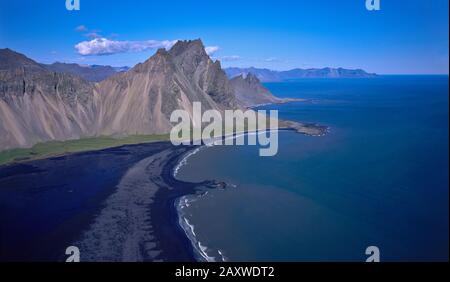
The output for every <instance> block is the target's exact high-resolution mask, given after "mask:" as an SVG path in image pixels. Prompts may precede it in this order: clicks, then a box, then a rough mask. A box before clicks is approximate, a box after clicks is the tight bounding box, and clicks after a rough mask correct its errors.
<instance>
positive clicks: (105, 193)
mask: <svg viewBox="0 0 450 282" xmlns="http://www.w3.org/2000/svg"><path fill="white" fill-rule="evenodd" d="M194 148H195V147H191V146H179V147H174V146H173V145H172V144H171V143H170V142H156V143H149V144H141V145H129V146H122V147H118V148H111V149H105V150H100V151H92V152H85V153H77V154H72V155H67V156H63V157H58V158H50V159H44V160H37V161H31V162H27V163H19V164H12V165H8V166H2V167H0V261H64V260H65V249H66V248H67V247H68V246H72V245H73V246H77V247H79V249H80V256H81V261H194V260H195V257H194V254H193V250H192V246H191V243H190V241H189V239H188V238H187V237H186V235H185V234H184V231H183V230H182V229H181V227H180V226H179V224H178V215H177V210H176V207H175V205H174V202H175V200H176V199H177V198H179V197H181V196H183V195H187V194H190V193H195V190H196V189H195V187H197V186H200V185H205V184H207V183H187V182H182V181H178V180H176V179H175V178H174V177H173V169H174V167H175V166H176V165H177V164H178V163H179V161H180V159H181V158H182V157H183V156H184V155H185V154H186V153H187V152H189V151H190V150H192V149H194Z"/></svg>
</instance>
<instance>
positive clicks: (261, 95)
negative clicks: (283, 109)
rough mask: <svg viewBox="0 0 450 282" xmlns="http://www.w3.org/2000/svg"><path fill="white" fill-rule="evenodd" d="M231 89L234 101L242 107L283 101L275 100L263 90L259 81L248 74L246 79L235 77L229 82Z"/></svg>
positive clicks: (240, 76) (275, 98)
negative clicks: (234, 97)
mask: <svg viewBox="0 0 450 282" xmlns="http://www.w3.org/2000/svg"><path fill="white" fill-rule="evenodd" d="M230 84H231V87H232V88H233V90H234V93H235V95H236V100H237V101H238V103H239V104H240V105H241V106H243V107H252V106H255V105H262V104H269V103H280V102H282V101H283V99H280V98H277V97H275V96H273V95H272V93H270V91H269V90H268V89H267V88H265V87H264V86H263V85H262V84H261V82H260V81H259V79H258V78H257V77H256V76H255V75H253V74H251V73H249V74H248V75H247V76H246V77H244V76H243V75H239V76H236V77H235V78H233V79H231V80H230Z"/></svg>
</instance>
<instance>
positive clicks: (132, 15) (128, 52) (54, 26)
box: [0, 0, 449, 74]
mask: <svg viewBox="0 0 450 282" xmlns="http://www.w3.org/2000/svg"><path fill="white" fill-rule="evenodd" d="M365 1H366V0H345V1H342V0H311V1H301V0H297V1H285V0H276V1H261V0H260V1H252V0H247V1H242V0H241V1H234V0H228V1H201V0H197V1H189V0H185V1H177V0H170V1H162V0H158V1H149V0H147V1H144V0H127V1H119V0H116V1H112V0H109V1H100V0H99V1H96V0H80V3H81V10H80V11H68V10H66V8H65V0H45V1H40V0H34V1H33V0H20V1H17V0H0V48H4V47H9V48H11V49H13V50H16V51H18V52H21V53H24V54H26V55H27V56H29V57H30V58H33V59H35V60H37V61H39V62H46V63H50V62H54V61H63V62H75V63H80V64H109V65H113V66H122V65H128V66H133V65H134V64H136V63H138V62H141V61H144V60H146V59H147V58H148V57H149V56H151V55H152V54H153V53H154V52H155V49H152V48H151V47H152V46H155V47H158V46H159V45H161V46H164V43H163V41H166V40H167V41H172V40H176V39H195V38H201V39H202V40H203V42H204V44H205V45H206V46H210V47H218V48H219V49H218V51H216V52H215V53H213V54H212V56H213V57H214V58H217V59H220V60H221V61H222V65H223V66H225V67H227V66H240V67H248V66H255V67H266V68H270V69H276V70H287V69H291V68H296V67H301V68H309V67H325V66H330V67H345V68H363V69H365V70H367V71H370V72H377V73H380V74H436V73H439V74H441V73H445V74H448V68H449V67H448V48H449V45H448V0H409V1H408V0H381V10H380V11H368V10H366V8H365ZM80 26H83V27H84V28H82V27H81V28H79V30H78V31H77V30H76V28H77V27H80ZM96 37H97V39H95V38H96ZM91 40H106V41H105V42H106V44H111V45H113V46H115V48H113V49H112V51H111V52H110V53H115V54H108V55H96V54H97V53H98V50H95V49H93V48H92V46H93V43H92V42H90V41H91ZM149 40H154V41H152V42H149ZM83 42H84V43H83ZM79 43H83V44H81V45H78V46H84V47H86V48H87V49H86V48H84V49H82V50H84V51H81V52H84V55H83V54H80V50H77V49H76V48H75V46H76V45H77V44H79ZM108 46H109V45H108ZM96 52H97V53H96Z"/></svg>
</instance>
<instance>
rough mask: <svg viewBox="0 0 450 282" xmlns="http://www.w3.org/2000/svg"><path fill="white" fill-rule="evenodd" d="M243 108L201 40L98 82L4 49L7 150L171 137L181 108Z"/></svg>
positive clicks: (2, 141)
mask: <svg viewBox="0 0 450 282" xmlns="http://www.w3.org/2000/svg"><path fill="white" fill-rule="evenodd" d="M194 101H199V102H201V103H202V108H203V110H206V109H218V110H224V109H230V108H235V107H237V106H238V104H237V102H236V99H235V96H234V92H233V89H232V87H231V85H230V83H229V81H228V79H227V77H226V74H225V72H224V71H223V70H222V69H221V66H220V63H219V62H218V61H216V62H214V61H212V60H211V59H210V57H209V56H208V55H207V54H206V52H205V49H204V46H203V44H202V42H201V41H200V40H194V41H179V42H178V43H176V44H175V45H174V46H173V47H172V48H171V49H170V50H169V51H166V50H164V49H160V50H158V51H157V52H156V54H155V55H154V56H152V57H151V58H149V59H148V60H147V61H145V62H144V63H141V64H138V65H136V66H135V67H134V68H132V69H131V70H129V71H128V72H124V73H119V74H117V75H114V76H112V77H110V78H108V79H106V80H103V81H102V82H100V83H96V84H92V83H89V82H87V81H86V80H84V79H82V78H80V77H78V76H75V75H72V74H67V73H60V72H53V71H51V70H49V69H48V68H45V67H43V66H42V65H40V64H38V63H36V62H34V61H33V60H31V59H29V58H27V57H25V56H24V55H21V54H19V53H16V52H14V51H11V50H9V49H1V50H0V150H4V149H9V148H16V147H29V146H31V145H33V144H35V143H37V142H41V141H48V140H67V139H76V138H80V137H87V136H98V135H129V134H155V133H167V132H169V131H170V129H171V124H170V122H169V118H170V114H171V113H172V111H173V110H175V109H185V110H187V111H188V112H192V103H193V102H194Z"/></svg>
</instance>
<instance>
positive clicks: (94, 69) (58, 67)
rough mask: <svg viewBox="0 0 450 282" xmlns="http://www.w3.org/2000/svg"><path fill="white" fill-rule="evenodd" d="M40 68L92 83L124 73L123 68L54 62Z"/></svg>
mask: <svg viewBox="0 0 450 282" xmlns="http://www.w3.org/2000/svg"><path fill="white" fill-rule="evenodd" d="M42 67H44V68H45V69H47V70H49V71H52V72H58V73H69V74H75V75H78V76H80V77H82V78H83V79H85V80H88V81H92V82H99V81H102V80H104V79H106V78H108V77H110V76H112V75H114V74H116V73H117V72H121V71H124V70H123V69H124V68H113V67H111V66H100V65H91V66H88V65H86V66H84V65H83V66H82V65H78V64H67V63H60V62H56V63H53V64H51V65H45V64H42ZM125 71H126V70H125Z"/></svg>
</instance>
